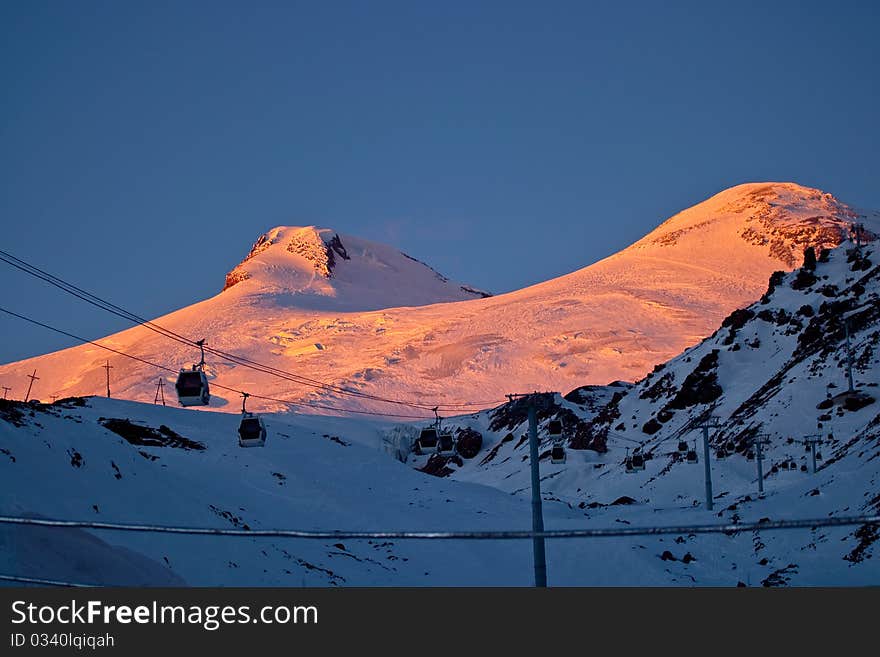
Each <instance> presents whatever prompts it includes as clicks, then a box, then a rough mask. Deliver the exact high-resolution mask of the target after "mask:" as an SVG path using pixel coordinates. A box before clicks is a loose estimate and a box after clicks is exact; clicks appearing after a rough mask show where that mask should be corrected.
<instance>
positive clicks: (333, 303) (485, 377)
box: [0, 183, 880, 414]
mask: <svg viewBox="0 0 880 657" xmlns="http://www.w3.org/2000/svg"><path fill="white" fill-rule="evenodd" d="M854 220H861V221H864V222H865V224H866V225H867V226H868V227H869V228H872V229H873V230H874V232H875V233H876V232H880V229H878V228H877V225H878V223H880V222H878V218H877V215H875V214H860V213H858V212H857V211H855V210H853V209H852V208H850V207H848V206H846V205H844V204H843V203H840V202H839V201H837V200H835V199H834V198H833V197H831V196H830V195H829V194H825V193H822V192H821V191H819V190H815V189H810V188H806V187H802V186H799V185H795V184H793V183H761V184H746V185H740V186H737V187H734V188H731V189H729V190H726V191H724V192H721V193H720V194H717V195H716V196H713V197H712V198H710V199H708V200H707V201H705V202H703V203H700V204H699V205H696V206H694V207H692V208H689V209H688V210H685V211H683V212H681V213H679V214H678V215H676V216H674V217H672V218H671V219H669V220H668V221H666V222H665V223H663V224H662V225H661V226H659V227H658V228H657V229H656V230H654V231H653V232H651V233H650V234H649V235H647V236H646V237H645V238H643V239H642V240H640V241H638V242H637V243H635V244H633V245H632V246H630V247H629V248H627V249H624V250H623V251H621V252H619V253H617V254H615V255H613V256H611V257H609V258H606V259H604V260H602V261H600V262H597V263H595V264H593V265H590V266H589V267H586V268H584V269H581V270H579V271H576V272H573V273H571V274H568V275H566V276H562V277H560V278H557V279H553V280H551V281H547V282H545V283H541V284H538V285H534V286H532V287H529V288H525V289H522V290H518V291H516V292H511V293H509V294H504V295H499V296H495V297H488V298H475V299H473V300H470V301H457V302H447V303H434V304H431V305H423V306H418V307H387V308H384V309H374V310H366V309H368V308H372V307H375V305H376V304H379V303H382V304H385V303H391V302H394V303H396V304H397V305H402V304H403V303H410V304H415V303H424V302H426V301H429V300H435V301H436V300H444V301H448V300H449V298H450V297H449V296H447V297H444V296H443V294H447V293H448V295H451V297H455V295H456V294H459V295H470V296H475V295H473V294H472V293H470V292H467V291H463V290H461V289H460V288H461V286H451V287H450V285H449V284H448V283H445V282H444V281H443V280H441V279H440V278H437V276H436V275H435V274H434V273H433V272H432V270H430V269H429V268H427V267H425V266H422V265H420V264H418V263H415V262H413V261H412V260H410V259H408V258H405V257H403V256H400V254H398V257H392V255H390V254H389V253H390V252H392V251H393V249H387V247H385V249H386V250H383V249H382V248H380V247H376V246H371V247H369V249H368V248H367V247H365V246H362V243H361V242H360V241H358V240H356V239H354V238H350V237H347V236H341V238H340V243H341V245H342V247H343V248H344V250H345V254H346V255H348V256H349V258H350V259H349V260H346V259H345V258H344V257H343V255H342V253H341V250H340V249H337V248H335V247H336V246H338V245H336V244H334V243H333V236H334V235H335V234H332V233H330V232H328V231H325V230H323V229H313V228H308V229H293V228H279V229H275V230H273V231H270V232H269V233H267V235H266V236H264V239H261V241H260V242H258V243H257V245H255V247H254V249H253V250H252V252H251V255H250V256H249V257H248V258H247V259H246V260H245V261H244V262H243V263H242V264H241V265H239V266H238V267H236V268H235V269H234V270H233V271H232V272H231V273H230V275H229V277H227V289H225V290H224V291H223V292H222V293H220V294H218V295H217V296H215V297H213V298H211V299H208V300H206V301H202V302H199V303H196V304H194V305H192V306H190V307H188V308H184V309H182V310H179V311H176V312H174V313H171V314H169V315H167V316H165V317H161V318H159V319H158V320H157V321H158V322H159V323H160V324H161V325H163V326H166V327H168V328H170V329H172V330H174V331H176V332H178V333H181V334H184V335H187V336H190V337H192V338H194V339H197V338H201V337H205V338H207V340H208V342H209V344H210V345H211V346H213V347H215V348H217V349H221V350H224V351H227V352H232V353H236V354H240V355H243V356H245V357H247V358H250V359H252V360H256V361H259V362H262V363H267V364H269V365H271V366H273V367H276V368H280V369H283V370H286V371H291V372H295V373H299V374H304V375H306V376H308V377H310V378H312V379H315V380H319V381H323V382H327V383H331V384H335V385H343V386H347V387H350V388H353V389H356V390H360V391H364V392H367V393H369V394H372V395H379V396H383V397H386V398H394V399H398V400H404V401H414V402H421V403H427V402H431V403H455V402H477V404H476V405H477V406H488V405H491V404H490V403H491V402H494V401H496V400H501V399H503V396H504V394H505V393H508V392H511V391H531V390H557V391H562V392H565V391H567V390H570V389H572V388H574V387H577V386H580V385H584V384H588V383H600V384H601V383H607V382H608V381H611V380H616V379H624V380H630V381H632V380H635V379H638V378H640V377H642V376H644V375H645V374H646V373H647V372H648V371H650V370H651V368H652V367H653V366H654V365H655V364H656V363H660V362H663V361H665V360H667V359H668V358H671V357H672V356H674V355H676V354H677V353H679V352H680V351H681V350H682V349H684V348H685V347H688V346H691V345H693V344H695V343H697V342H698V341H699V340H700V339H702V338H703V337H704V336H706V335H708V334H709V333H711V332H712V331H713V330H714V329H715V328H716V327H717V325H718V323H719V322H720V321H721V320H722V319H723V318H724V317H725V316H726V315H727V314H728V313H730V311H731V310H733V309H735V308H738V307H740V306H743V305H746V304H748V303H751V302H752V301H754V300H755V299H756V298H758V297H759V296H760V295H761V293H762V292H763V291H764V290H765V288H766V282H767V277H768V275H769V274H770V273H771V272H773V271H774V270H777V269H791V268H793V267H794V266H797V265H798V264H800V259H801V257H802V253H803V248H804V246H806V245H813V246H816V247H822V246H834V245H836V244H838V243H839V242H840V241H841V240H842V239H843V238H844V236H845V235H846V233H847V231H848V229H849V225H850V223H851V222H852V221H854ZM869 237H870V236H869ZM319 242H320V243H319ZM292 244H293V246H292V247H291V245H292ZM267 245H268V246H267ZM291 248H292V250H291ZM371 249H372V251H371V253H373V254H374V256H375V258H374V260H375V261H376V262H384V263H391V265H393V267H400V268H401V269H400V272H399V275H392V273H389V269H388V268H386V267H384V266H380V265H379V264H376V263H375V262H373V264H370V263H371V262H372V260H371V257H372V256H371V257H367V256H366V255H363V254H366V253H367V251H370V250H371ZM294 252H296V253H294ZM394 253H396V252H394ZM328 254H333V257H332V259H333V261H334V262H333V263H332V264H331V263H330V255H328ZM358 254H361V255H358ZM361 256H363V257H361ZM391 265H389V266H391ZM404 265H406V266H412V267H414V270H413V272H410V271H409V270H407V271H406V272H404V270H403V269H402V267H403V266H404ZM364 271H369V272H371V275H370V276H367V275H365V274H363V272H364ZM416 272H417V273H418V275H416ZM325 274H326V275H325ZM380 274H381V275H380ZM401 281H405V282H406V284H401ZM80 283H82V282H80ZM407 284H408V285H407ZM432 286H433V287H432ZM407 287H412V288H413V289H412V290H407V289H406V288H407ZM456 290H457V291H456ZM398 291H400V294H398ZM358 304H361V305H360V306H359V305H358ZM356 308H360V310H356ZM106 343H107V344H108V345H110V346H113V347H114V348H117V349H121V350H123V351H126V352H128V353H132V354H134V355H137V356H140V357H143V358H146V359H149V360H153V361H157V362H160V363H162V364H165V365H167V366H169V367H173V368H177V367H179V366H181V365H186V364H188V363H191V362H192V361H193V360H195V359H196V356H197V351H196V350H195V349H192V348H187V347H184V346H182V345H179V344H176V343H174V342H169V341H168V340H167V339H165V338H162V337H160V336H158V335H156V334H154V333H151V332H150V331H147V330H146V329H144V328H133V329H131V330H128V331H124V332H122V333H118V334H115V335H112V336H109V337H108V338H107V339H106ZM107 356H108V354H107V353H106V352H104V351H102V350H100V349H97V348H95V347H93V346H89V345H86V346H82V347H76V348H72V349H67V350H63V351H60V352H57V353H53V354H48V355H46V356H42V357H38V358H33V359H28V360H25V361H21V362H18V363H12V364H9V365H5V366H3V367H2V368H0V379H2V380H3V381H4V385H13V386H15V390H14V392H13V395H16V394H17V395H18V396H19V397H21V393H22V391H23V388H24V386H25V385H26V383H27V379H26V378H25V376H26V375H27V374H30V373H31V372H32V371H33V370H34V369H37V370H38V374H39V376H40V377H41V378H40V381H39V382H38V385H37V387H36V388H35V390H34V394H35V395H36V396H37V397H39V398H43V399H46V398H48V396H49V395H62V396H63V395H73V394H79V395H81V394H95V393H98V394H100V392H101V391H102V390H103V380H104V378H103V377H104V371H103V369H101V366H102V365H103V364H104V362H105V359H106V358H107ZM110 364H111V365H113V366H114V368H115V369H114V370H113V375H114V381H113V389H114V391H115V394H117V395H118V396H120V397H123V398H128V399H136V400H142V401H152V399H153V396H154V394H155V390H156V380H157V377H158V376H160V375H161V372H157V371H154V370H153V369H152V368H150V367H148V366H145V365H142V364H139V363H135V362H132V361H128V360H126V359H124V358H122V357H118V356H113V355H110ZM208 372H209V375H210V376H211V377H212V378H213V380H214V381H215V382H218V383H221V384H222V385H225V386H229V387H232V388H234V389H244V390H247V391H250V392H252V393H257V394H261V395H264V396H269V397H276V398H283V399H292V400H298V401H305V402H308V401H310V400H312V401H314V400H320V401H321V402H322V403H324V404H328V405H331V406H333V407H337V408H353V409H367V410H372V411H380V412H397V413H404V414H420V411H413V410H412V409H407V408H406V407H401V406H394V405H389V404H387V403H385V402H379V401H375V400H368V399H364V398H351V397H347V396H344V395H339V394H338V393H333V392H327V391H319V390H316V389H314V388H311V387H308V386H304V385H300V384H296V383H292V382H290V381H286V380H282V379H278V378H276V377H273V376H270V375H266V374H260V373H255V372H253V371H251V370H247V369H243V368H241V367H237V366H234V365H231V364H228V363H224V362H222V361H221V360H218V359H210V358H209V363H208ZM215 392H216V396H215V398H214V400H213V401H212V406H213V407H215V408H224V407H225V408H227V409H228V408H229V404H232V405H233V407H234V406H236V405H237V403H238V402H237V399H234V397H235V395H234V394H226V393H224V392H223V391H220V390H215ZM253 401H254V402H255V403H254V404H253V407H254V408H258V407H260V403H259V401H258V400H253ZM262 408H264V409H267V410H281V409H282V407H281V406H280V405H277V404H273V403H263V404H262Z"/></svg>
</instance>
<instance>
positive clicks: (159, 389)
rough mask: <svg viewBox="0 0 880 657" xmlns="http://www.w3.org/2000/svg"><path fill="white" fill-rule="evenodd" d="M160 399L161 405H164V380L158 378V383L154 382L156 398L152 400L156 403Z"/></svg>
mask: <svg viewBox="0 0 880 657" xmlns="http://www.w3.org/2000/svg"><path fill="white" fill-rule="evenodd" d="M160 399H161V400H162V406H164V405H165V380H164V379H161V378H160V379H159V383H158V384H156V398H155V399H154V400H153V403H154V404H158V403H159V400H160Z"/></svg>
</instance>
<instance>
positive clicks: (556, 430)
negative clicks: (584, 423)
mask: <svg viewBox="0 0 880 657" xmlns="http://www.w3.org/2000/svg"><path fill="white" fill-rule="evenodd" d="M547 433H549V434H550V435H551V436H561V435H562V422H560V421H559V420H550V422H548V423H547Z"/></svg>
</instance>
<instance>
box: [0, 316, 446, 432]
mask: <svg viewBox="0 0 880 657" xmlns="http://www.w3.org/2000/svg"><path fill="white" fill-rule="evenodd" d="M0 312H3V313H6V314H7V315H11V316H12V317H16V318H18V319H21V320H23V321H25V322H29V323H31V324H34V325H36V326H40V327H42V328H45V329H48V330H50V331H54V332H56V333H59V334H61V335H65V336H67V337H69V338H73V339H74V340H78V341H80V342H83V343H85V344H90V345H94V346H95V347H98V348H100V349H105V350H107V351H109V352H112V353H114V354H118V355H120V356H124V357H125V358H130V359H132V360H136V361H138V362H140V363H143V364H145V365H149V366H151V367H155V368H156V369H159V370H163V371H165V372H170V373H171V374H177V373H178V370H175V369H173V368H170V367H166V366H165V365H161V364H159V363H155V362H153V361H151V360H147V359H146V358H141V357H140V356H134V355H132V354H129V353H126V352H124V351H122V350H120V349H114V348H113V347H108V346H107V345H103V344H101V343H99V342H95V341H94V340H89V339H87V338H83V337H81V336H79V335H76V334H74V333H70V332H69V331H65V330H63V329H59V328H57V327H54V326H50V325H49V324H46V323H44V322H40V321H38V320H36V319H33V318H31V317H27V316H25V315H22V314H20V313H16V312H13V311H11V310H9V309H7V308H3V307H2V306H0ZM211 385H212V386H214V387H215V388H219V389H220V390H226V391H228V392H234V393H236V394H239V395H240V394H243V392H244V391H242V390H238V389H236V388H230V387H229V386H224V385H222V384H220V383H217V382H211ZM248 395H249V396H250V397H253V398H254V399H262V400H264V401H272V402H276V403H279V404H286V405H287V406H295V407H301V408H317V409H321V410H329V411H336V412H342V413H356V414H358V415H374V416H381V417H396V418H402V419H411V420H429V419H430V417H428V416H424V415H406V414H399V413H385V412H379V411H364V410H356V409H349V408H339V407H338V406H328V405H326V404H318V403H316V402H308V401H292V400H289V399H280V398H277V397H268V396H265V395H258V394H254V393H248Z"/></svg>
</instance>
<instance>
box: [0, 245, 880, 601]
mask: <svg viewBox="0 0 880 657" xmlns="http://www.w3.org/2000/svg"><path fill="white" fill-rule="evenodd" d="M848 246H849V245H847V246H845V247H841V248H838V249H835V250H833V251H832V252H830V253H828V254H826V256H825V257H824V258H823V259H820V261H819V262H818V263H817V264H816V266H815V269H814V270H806V269H805V270H799V271H797V272H792V273H790V274H788V275H783V276H780V275H776V276H774V277H773V283H772V285H771V286H770V289H769V290H768V291H767V292H766V294H764V295H763V297H762V299H761V300H760V301H758V302H757V303H755V304H753V305H751V306H749V307H748V308H745V309H741V310H737V311H735V312H734V313H731V314H730V315H729V316H728V317H727V318H725V320H724V321H723V322H722V323H721V327H720V328H718V329H717V330H716V331H715V332H714V333H713V334H712V335H711V336H710V337H708V338H706V339H705V340H703V341H702V342H701V343H699V344H698V345H696V346H694V347H692V348H690V349H688V350H686V351H685V352H684V353H682V354H680V355H678V356H677V357H675V358H673V359H672V360H670V361H668V362H667V363H664V364H662V365H661V366H659V367H657V368H656V369H655V371H653V372H652V373H651V374H650V375H649V376H647V377H645V378H644V379H642V380H641V381H639V382H637V383H636V384H621V383H618V384H615V385H611V386H607V387H601V386H597V387H589V388H580V389H579V390H578V391H577V392H576V394H571V395H567V399H565V400H563V399H562V398H559V397H555V396H552V395H545V396H543V397H542V398H541V405H542V407H541V409H540V411H539V414H538V417H539V431H540V434H539V435H540V437H541V439H542V442H543V445H542V448H541V459H540V471H541V487H542V491H543V502H544V503H543V507H544V518H545V526H546V527H547V528H548V529H573V528H578V529H582V528H614V527H625V528H632V527H656V526H675V527H681V526H688V525H703V524H709V523H721V522H724V523H735V522H760V521H761V520H763V519H765V518H766V519H768V520H771V521H775V520H790V519H804V518H810V519H815V518H826V517H839V516H847V515H859V514H876V513H878V512H880V495H878V489H877V483H878V477H880V472H878V464H880V458H878V457H880V414H878V411H880V394H878V390H880V388H878V384H880V352H878V345H880V264H878V260H880V256H878V255H877V251H876V250H875V248H874V247H873V246H871V247H868V248H865V249H864V252H863V253H864V255H863V256H862V257H860V256H859V255H858V254H856V253H854V252H853V251H852V250H851V249H848ZM849 313H852V315H851V316H850V315H848V314H849ZM844 316H850V317H851V319H850V337H851V347H852V354H853V360H854V368H853V374H854V376H853V378H854V382H855V394H853V395H847V394H842V393H845V391H846V374H845V368H844V367H843V365H844V364H845V357H846V353H847V352H846V350H845V333H844V330H843V325H842V323H841V318H842V317H844ZM710 411H711V412H712V414H713V415H714V416H715V417H716V418H717V420H718V424H719V425H720V426H719V427H718V428H717V429H713V430H712V435H711V437H712V450H711V451H712V456H711V471H712V477H713V503H714V509H712V510H709V509H707V508H706V504H705V499H704V497H703V493H704V479H703V473H704V467H703V466H704V461H703V459H704V456H703V453H702V451H701V450H700V463H698V464H696V465H694V464H688V463H686V462H684V460H683V459H682V457H681V455H680V454H679V453H678V451H677V448H678V442H679V440H680V439H685V441H686V442H688V443H690V444H693V441H694V440H698V439H699V431H698V430H697V424H698V420H699V419H700V418H701V417H703V416H704V415H705V414H707V412H710ZM552 417H558V418H560V419H561V420H562V421H563V423H564V424H565V427H566V430H567V432H568V433H567V436H568V438H569V439H570V440H569V441H568V443H567V446H568V450H567V452H568V458H567V461H566V462H565V463H564V464H552V463H550V461H549V458H548V449H549V443H548V441H547V435H546V430H547V423H548V421H549V419H551V418H552ZM237 421H238V418H237V416H236V415H235V414H226V413H201V412H199V411H195V410H184V409H178V408H172V407H163V406H156V405H152V404H142V403H137V402H129V401H119V400H113V399H110V400H108V399H104V398H89V399H69V400H59V401H58V402H57V403H55V404H38V403H33V404H23V403H21V402H10V401H3V402H0V480H2V481H3V484H4V485H3V487H2V488H0V514H11V515H16V516H32V517H33V516H43V517H50V518H60V519H74V520H88V519H95V520H102V521H118V522H130V523H131V522H136V523H155V524H160V525H169V524H170V525H189V526H200V527H236V528H240V529H245V530H247V529H270V528H289V529H335V530H379V531H382V530H441V531H442V530H447V531H448V530H465V531H467V530H507V529H513V530H521V529H527V528H529V527H530V526H531V515H530V513H531V511H530V490H529V463H528V458H527V443H526V442H525V440H524V438H523V434H524V431H525V427H526V415H525V406H524V402H523V401H522V400H519V401H517V402H514V403H513V404H506V405H504V406H502V407H500V408H498V409H495V410H494V411H491V412H482V413H477V414H474V415H468V416H463V417H457V418H450V419H448V420H447V421H446V425H447V426H450V427H453V428H464V427H467V428H470V429H473V430H477V431H479V432H480V433H481V434H482V438H483V443H482V447H481V449H480V452H479V453H478V454H477V455H476V457H475V458H472V459H461V458H450V459H446V458H445V457H442V458H441V457H438V456H436V455H434V456H433V457H428V456H419V457H416V456H414V455H409V456H406V461H407V462H406V463H401V462H399V461H397V460H395V459H394V458H392V455H391V454H389V450H388V446H389V445H390V446H392V447H394V446H396V447H398V448H400V447H401V446H402V445H407V444H408V441H407V440H406V438H407V436H412V435H415V432H416V431H417V428H418V425H415V426H407V425H394V424H391V423H389V422H384V421H383V422H375V421H367V420H361V419H358V420H356V419H352V418H341V417H321V416H305V415H281V414H279V415H274V416H268V417H267V418H266V421H267V424H268V428H269V439H268V442H267V445H266V447H264V448H262V449H258V448H255V449H241V448H239V447H238V446H237V444H236V440H235V429H236V426H237ZM758 434H766V436H767V438H768V444H767V445H766V448H765V454H766V460H765V461H764V472H765V474H766V480H765V494H764V496H763V497H760V498H759V496H758V495H757V490H756V489H757V485H756V476H755V473H756V469H755V462H754V461H749V460H747V458H746V455H747V453H748V451H749V449H750V446H749V440H750V439H751V438H753V437H754V436H756V435H758ZM811 434H819V435H820V436H821V438H822V440H823V443H822V444H821V445H820V447H819V449H820V451H821V452H822V453H823V458H822V459H821V460H820V461H819V468H818V471H817V472H816V473H815V474H812V473H810V472H809V471H808V470H804V469H802V468H805V467H806V466H807V465H808V463H809V460H808V458H807V455H806V453H805V452H804V447H803V445H802V444H801V443H799V442H797V441H799V440H802V439H803V438H804V437H805V436H808V435H811ZM728 442H730V443H732V447H733V450H732V452H733V453H732V454H730V455H728V456H725V457H723V458H720V457H719V456H718V454H717V451H718V450H719V448H721V447H722V446H726V445H727V443H728ZM395 443H396V445H395ZM636 446H638V447H640V448H641V450H642V451H643V452H644V453H645V454H647V455H649V456H650V458H648V459H647V461H646V467H645V469H644V470H643V471H640V472H634V473H627V472H626V470H625V468H624V459H625V456H626V452H627V450H628V449H629V450H632V449H633V448H635V447H636ZM573 447H579V448H580V449H573ZM584 447H588V448H587V449H584ZM390 451H400V450H390ZM402 451H403V453H402V454H400V456H404V455H405V450H402ZM429 459H430V461H429ZM438 460H441V461H443V462H442V463H437V461H438ZM432 463H433V466H432ZM783 463H785V464H786V465H788V464H790V463H794V464H795V465H796V467H795V468H794V469H791V468H789V467H784V468H783V467H782V464H783ZM421 468H425V469H430V470H432V471H434V472H439V473H441V474H444V473H445V474H446V475H447V476H446V477H436V476H431V475H429V474H426V473H425V472H422V471H420V470H419V469H421ZM878 537H880V534H878V532H877V528H876V526H868V527H866V528H855V527H838V528H824V527H822V528H820V527H816V528H806V529H797V530H787V531H769V530H758V531H738V532H728V533H726V534H713V535H704V534H693V533H689V532H687V531H680V532H677V533H674V534H672V535H668V536H638V537H628V538H626V537H614V538H601V539H598V538H594V539H562V540H550V541H548V542H547V564H548V580H549V583H550V584H551V585H557V586H559V585H624V586H657V585H678V586H694V585H698V586H736V585H740V584H742V585H746V586H761V585H764V586H783V585H796V586H807V585H809V586H812V585H832V586H837V585H859V586H861V585H878V584H880V560H878V558H877V554H876V550H877V543H876V541H877V539H878ZM0 541H2V543H0V558H2V561H0V567H2V572H3V573H5V574H17V575H24V576H32V577H42V578H51V579H61V580H68V581H77V582H83V583H102V584H167V583H175V582H185V583H186V584H189V585H211V584H215V585H216V584H222V585H241V586H248V585H286V586H302V585H308V586H360V585H397V586H401V585H411V586H420V585H501V586H505V585H529V584H530V583H531V581H532V579H531V578H532V557H531V544H530V542H529V541H527V540H525V541H488V542H478V541H406V540H395V541H388V540H373V541H370V540H358V541H350V540H343V541H335V540H334V541H329V540H328V541H325V540H301V539H297V540H290V539H287V540H283V539H270V538H250V537H244V538H221V537H187V536H175V535H153V534H135V533H113V532H109V531H94V530H92V531H88V530H77V531H76V532H73V531H68V530H60V529H52V530H50V529H41V530H40V531H35V530H25V529H22V528H12V527H5V528H3V529H2V531H0ZM62 554H63V555H65V556H66V557H67V558H66V559H62V558H60V556H59V555H62Z"/></svg>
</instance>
